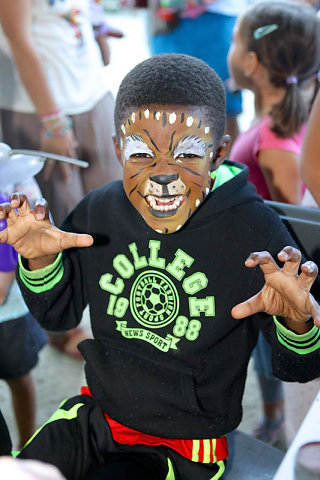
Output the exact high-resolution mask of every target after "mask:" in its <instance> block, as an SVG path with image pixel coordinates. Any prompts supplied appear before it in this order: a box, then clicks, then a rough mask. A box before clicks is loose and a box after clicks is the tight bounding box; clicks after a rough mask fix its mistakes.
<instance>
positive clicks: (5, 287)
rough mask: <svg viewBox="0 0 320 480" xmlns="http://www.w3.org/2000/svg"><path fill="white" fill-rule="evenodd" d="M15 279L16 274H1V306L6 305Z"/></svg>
mask: <svg viewBox="0 0 320 480" xmlns="http://www.w3.org/2000/svg"><path fill="white" fill-rule="evenodd" d="M13 279H14V272H0V305H3V304H4V302H5V300H6V298H7V295H8V292H9V288H10V285H11V283H12V280H13Z"/></svg>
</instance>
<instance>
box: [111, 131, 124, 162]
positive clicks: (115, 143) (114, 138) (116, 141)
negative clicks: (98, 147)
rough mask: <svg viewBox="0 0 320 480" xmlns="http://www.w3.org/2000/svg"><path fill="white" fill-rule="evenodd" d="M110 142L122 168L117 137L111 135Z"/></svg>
mask: <svg viewBox="0 0 320 480" xmlns="http://www.w3.org/2000/svg"><path fill="white" fill-rule="evenodd" d="M112 140H113V145H114V149H115V151H116V155H117V159H118V160H119V162H120V164H121V165H122V166H123V164H122V155H121V148H120V145H119V144H118V140H117V136H116V135H113V136H112Z"/></svg>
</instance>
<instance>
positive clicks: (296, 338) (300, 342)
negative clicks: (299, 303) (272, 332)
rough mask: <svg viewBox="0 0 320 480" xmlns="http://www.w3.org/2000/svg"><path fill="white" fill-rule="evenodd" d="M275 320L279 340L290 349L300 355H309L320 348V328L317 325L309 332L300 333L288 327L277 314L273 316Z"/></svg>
mask: <svg viewBox="0 0 320 480" xmlns="http://www.w3.org/2000/svg"><path fill="white" fill-rule="evenodd" d="M273 321H274V323H275V325H276V333H277V338H278V341H279V342H280V343H281V344H282V345H283V346H285V347H286V348H287V349H288V350H292V351H293V352H295V353H298V354H299V355H307V354H308V353H312V352H315V351H316V350H318V349H319V348H320V330H319V328H318V327H316V326H315V325H314V326H313V328H312V329H311V330H309V332H306V333H303V334H299V333H295V332H293V331H292V330H289V329H287V328H286V327H285V326H284V325H282V323H280V322H279V320H278V319H277V317H276V316H274V317H273Z"/></svg>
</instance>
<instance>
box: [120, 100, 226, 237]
mask: <svg viewBox="0 0 320 480" xmlns="http://www.w3.org/2000/svg"><path fill="white" fill-rule="evenodd" d="M169 108H170V110H169ZM201 117H203V118H201ZM204 118H205V117H204V115H203V109H202V108H201V107H198V108H190V107H183V106H176V107H175V108H173V107H172V106H170V107H168V106H162V107H159V106H158V107H157V108H155V109H153V108H150V107H149V108H145V109H143V108H142V109H141V110H138V111H136V112H132V114H131V115H130V116H129V118H128V119H127V120H126V121H125V122H124V123H123V124H122V125H121V140H120V147H119V146H118V148H117V147H116V149H117V153H118V156H119V157H120V156H121V162H122V164H123V169H124V171H123V185H124V190H125V192H126V194H127V197H128V199H129V200H130V202H131V203H132V204H133V206H134V207H135V208H136V209H137V210H138V211H139V213H140V214H141V215H142V217H143V218H144V220H145V222H146V223H147V224H148V225H149V227H150V228H152V229H153V230H155V231H157V232H159V233H174V232H176V231H178V230H179V229H180V228H181V227H182V226H183V225H184V224H185V223H186V222H187V220H188V219H189V218H190V217H191V215H192V214H193V213H194V212H195V211H196V210H197V209H198V208H199V206H200V205H201V203H202V202H203V201H204V200H205V198H206V197H207V195H208V194H209V192H210V185H211V177H210V173H211V171H212V170H214V169H215V168H217V166H218V165H219V164H220V163H221V162H222V161H223V158H224V156H222V157H221V155H220V154H218V155H217V152H218V151H219V152H220V149H219V148H218V150H217V149H216V147H215V145H214V141H213V132H212V129H211V127H210V126H209V125H208V123H207V122H206V121H205V119H204Z"/></svg>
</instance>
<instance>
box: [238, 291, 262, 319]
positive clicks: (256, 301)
mask: <svg viewBox="0 0 320 480" xmlns="http://www.w3.org/2000/svg"><path fill="white" fill-rule="evenodd" d="M262 308H263V305H262V304H261V301H260V296H259V294H258V293H257V294H256V295H254V296H253V297H251V298H249V299H248V300H246V301H244V302H242V303H238V305H235V306H234V307H233V309H232V310H231V315H232V316H233V318H235V319H237V320H240V319H241V318H245V317H249V316H250V315H253V314H254V313H257V312H260V311H261V309H262Z"/></svg>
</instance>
